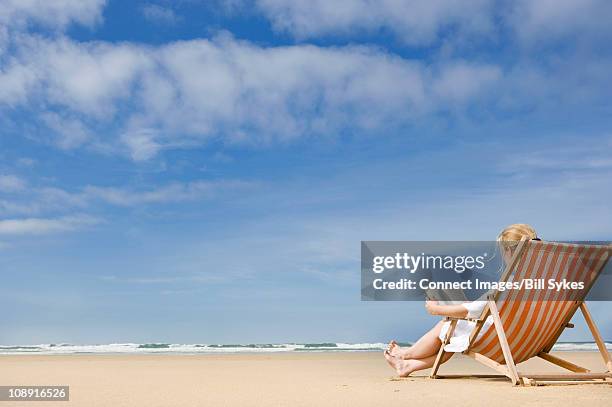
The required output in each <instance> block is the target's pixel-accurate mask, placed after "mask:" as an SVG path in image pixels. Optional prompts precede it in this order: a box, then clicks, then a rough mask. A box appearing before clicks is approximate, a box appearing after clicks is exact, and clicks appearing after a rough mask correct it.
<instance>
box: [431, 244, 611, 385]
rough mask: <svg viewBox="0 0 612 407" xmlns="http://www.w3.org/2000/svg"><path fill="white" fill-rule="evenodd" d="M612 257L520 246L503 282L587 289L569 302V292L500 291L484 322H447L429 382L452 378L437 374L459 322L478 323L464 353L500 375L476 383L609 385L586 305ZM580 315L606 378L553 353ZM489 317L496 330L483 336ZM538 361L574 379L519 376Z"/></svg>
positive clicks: (596, 251) (580, 249)
mask: <svg viewBox="0 0 612 407" xmlns="http://www.w3.org/2000/svg"><path fill="white" fill-rule="evenodd" d="M611 254H612V245H583V244H568V243H556V242H544V241H539V240H527V239H524V240H521V241H520V242H519V244H518V246H517V249H516V251H515V253H514V255H513V257H512V259H511V261H510V262H509V264H508V265H507V267H506V269H505V270H504V272H503V274H502V276H501V279H500V281H509V279H512V281H519V279H525V278H534V279H544V280H545V281H546V280H548V279H550V278H554V279H556V280H558V281H559V280H561V279H563V278H565V279H567V280H568V281H583V282H585V284H584V289H582V290H580V291H577V292H574V294H573V296H572V297H568V294H567V292H555V291H553V290H508V291H504V292H501V291H496V292H494V293H491V294H490V295H488V296H487V305H486V306H485V309H484V310H483V312H482V314H481V315H480V317H479V318H477V319H469V318H447V319H448V320H450V321H451V323H450V327H449V329H448V332H447V335H446V337H445V339H444V340H443V341H442V347H441V348H440V351H439V353H438V355H437V357H436V360H435V362H434V365H433V367H432V371H431V375H430V377H431V378H445V377H452V376H440V375H438V374H437V373H438V369H439V368H440V365H441V363H442V361H443V360H444V355H445V353H446V352H445V351H444V346H446V344H448V343H449V341H450V338H451V337H452V334H453V331H454V329H455V326H456V325H457V321H459V320H460V319H464V320H468V321H473V322H475V328H474V330H473V331H472V333H471V334H470V340H469V345H468V348H467V349H466V350H465V351H464V352H463V353H464V354H465V355H467V356H469V357H471V358H473V359H475V360H476V361H478V362H480V363H482V364H484V365H486V366H488V367H490V368H492V369H494V370H496V371H497V372H498V373H501V375H479V376H477V377H495V376H497V377H504V376H505V377H508V378H509V379H510V380H511V381H512V383H513V384H514V385H547V384H575V383H608V384H610V383H611V382H612V373H611V372H612V359H611V358H610V354H609V353H608V351H607V349H606V345H605V343H604V341H603V339H602V337H601V334H600V333H599V330H598V328H597V326H596V325H595V322H594V321H593V318H592V317H591V314H590V313H589V310H588V309H587V306H586V304H585V301H584V300H585V298H586V295H587V294H588V292H589V290H590V288H591V287H592V285H593V284H594V283H595V280H596V279H597V277H598V276H599V274H600V273H601V271H602V270H603V268H604V267H605V264H606V262H607V261H608V258H609V257H610V255H611ZM578 309H580V311H582V314H583V316H584V319H585V320H586V323H587V325H588V327H589V330H590V331H591V334H592V335H593V339H594V340H595V343H596V344H597V347H598V349H599V352H600V353H601V356H602V358H603V361H604V364H605V367H606V370H607V371H606V372H604V373H592V372H590V371H589V370H587V369H585V368H583V367H581V366H578V365H575V364H574V363H571V362H569V361H566V360H563V359H561V358H559V357H557V356H554V355H552V354H551V353H550V351H551V349H552V347H553V345H554V344H555V343H556V342H557V340H558V338H559V337H560V336H561V334H562V333H563V331H564V330H565V329H566V328H572V327H573V324H571V323H570V321H571V319H572V317H573V316H574V314H575V313H576V311H577V310H578ZM489 315H490V316H491V317H492V319H493V324H492V325H490V326H489V328H488V329H486V330H485V331H484V332H482V335H479V334H480V332H481V329H482V327H483V324H484V321H485V320H486V318H487V317H488V316H489ZM536 356H537V357H540V358H542V359H545V360H547V361H548V362H551V363H553V364H555V365H557V366H560V367H562V368H564V369H567V370H569V371H571V373H560V374H525V375H524V374H521V373H520V372H519V371H517V368H516V365H517V364H518V363H521V362H523V361H526V360H528V359H530V358H533V357H536ZM453 376H454V377H457V376H458V375H453ZM468 376H469V375H467V376H466V375H463V376H461V377H468Z"/></svg>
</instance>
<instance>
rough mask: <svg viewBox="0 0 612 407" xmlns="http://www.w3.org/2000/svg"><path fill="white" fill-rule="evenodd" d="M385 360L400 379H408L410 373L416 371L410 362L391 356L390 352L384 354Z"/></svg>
mask: <svg viewBox="0 0 612 407" xmlns="http://www.w3.org/2000/svg"><path fill="white" fill-rule="evenodd" d="M384 356H385V360H386V361H387V363H388V364H389V366H391V368H392V369H393V370H395V372H396V373H397V375H398V376H399V377H408V375H410V373H412V372H413V371H414V369H413V366H412V363H410V360H404V359H402V358H399V357H396V356H393V355H391V353H389V352H388V351H385V352H384Z"/></svg>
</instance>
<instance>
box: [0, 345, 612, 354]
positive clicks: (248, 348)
mask: <svg viewBox="0 0 612 407" xmlns="http://www.w3.org/2000/svg"><path fill="white" fill-rule="evenodd" d="M403 345H408V344H403ZM386 347H387V344H385V343H381V342H375V343H368V342H364V343H347V342H320V343H261V344H175V343H156V342H151V343H110V344H99V345H73V344H68V343H62V344H40V345H0V355H16V354H17V355H24V354H43V355H62V354H117V353H122V354H150V353H171V354H172V353H174V354H207V353H213V354H214V353H281V352H368V351H381V350H383V349H385V348H386ZM606 347H607V348H608V349H610V350H612V343H609V342H607V343H606ZM553 350H556V351H596V350H597V345H596V344H595V343H591V342H565V343H559V344H557V345H555V347H554V348H553Z"/></svg>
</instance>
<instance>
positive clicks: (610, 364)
mask: <svg viewBox="0 0 612 407" xmlns="http://www.w3.org/2000/svg"><path fill="white" fill-rule="evenodd" d="M580 311H582V315H584V320H585V321H586V323H587V325H588V327H589V330H590V331H591V334H592V335H593V339H595V343H596V344H597V347H598V348H599V353H601V357H602V358H603V360H604V363H605V364H606V368H607V369H608V372H612V359H611V358H610V353H609V352H608V349H606V344H605V342H604V340H603V338H602V337H601V334H600V333H599V329H598V328H597V325H595V321H594V320H593V317H592V316H591V313H590V312H589V309H588V308H587V306H586V304H585V303H584V301H583V302H581V303H580Z"/></svg>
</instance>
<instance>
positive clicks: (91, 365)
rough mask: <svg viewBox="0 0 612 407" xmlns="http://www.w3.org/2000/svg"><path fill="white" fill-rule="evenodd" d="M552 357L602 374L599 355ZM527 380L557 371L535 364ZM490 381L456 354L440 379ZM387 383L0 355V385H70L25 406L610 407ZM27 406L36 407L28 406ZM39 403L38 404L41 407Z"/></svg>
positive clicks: (243, 358)
mask: <svg viewBox="0 0 612 407" xmlns="http://www.w3.org/2000/svg"><path fill="white" fill-rule="evenodd" d="M558 355H559V356H561V357H564V358H567V359H569V360H572V361H574V362H575V363H578V364H581V365H583V366H585V367H588V368H591V369H593V370H594V371H602V370H603V364H602V363H601V360H600V358H599V354H597V353H591V352H572V353H569V352H559V353H558ZM519 371H524V372H530V371H531V372H533V371H538V372H546V373H548V372H556V371H560V370H559V369H558V368H556V367H555V366H552V365H550V364H548V363H547V362H545V361H542V360H535V361H529V362H527V363H525V364H523V365H520V366H519ZM464 372H474V373H476V372H479V373H493V372H491V371H490V370H488V369H487V368H485V367H480V366H479V365H478V364H476V363H475V362H473V361H472V360H470V359H468V358H466V357H465V356H462V355H458V356H456V357H454V358H453V359H452V360H451V361H449V362H448V363H447V364H445V365H444V366H443V367H442V370H441V372H440V373H464ZM427 373H428V372H427V371H425V372H423V373H421V374H420V375H417V376H415V377H410V378H407V379H401V380H395V379H393V374H392V371H391V370H390V369H389V367H388V366H387V364H386V363H385V361H384V360H383V358H382V354H380V353H374V352H366V353H329V352H328V353H291V354H226V355H167V354H166V355H163V354H158V355H65V356H63V355H50V356H42V355H24V356H16V355H11V356H0V385H70V401H69V402H59V401H55V402H51V404H48V402H21V403H17V402H0V407H3V406H15V405H28V406H33V405H36V406H39V405H42V406H45V405H50V406H53V407H60V406H112V407H119V406H147V407H154V406H165V407H167V406H241V407H244V406H292V407H296V406H351V407H353V406H356V407H359V406H403V407H406V406H424V405H427V406H440V405H448V406H453V407H454V406H495V407H502V406H555V407H559V406H574V405H578V406H584V407H587V406H588V407H593V406H612V386H610V385H592V384H591V385H589V384H583V385H577V386H554V387H514V386H512V385H511V384H510V383H509V381H507V380H503V379H446V380H431V379H428V378H427V377H426V374H427ZM33 403H34V404H33ZM39 403H42V404H39Z"/></svg>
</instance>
